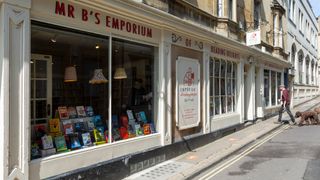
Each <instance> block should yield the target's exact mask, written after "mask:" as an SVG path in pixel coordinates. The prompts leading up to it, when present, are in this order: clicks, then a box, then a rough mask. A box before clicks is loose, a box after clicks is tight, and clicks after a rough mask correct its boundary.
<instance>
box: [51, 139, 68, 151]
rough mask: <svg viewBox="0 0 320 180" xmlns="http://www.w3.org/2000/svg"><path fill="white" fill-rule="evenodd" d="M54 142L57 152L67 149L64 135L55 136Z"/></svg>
mask: <svg viewBox="0 0 320 180" xmlns="http://www.w3.org/2000/svg"><path fill="white" fill-rule="evenodd" d="M54 142H55V144H56V148H57V151H58V152H61V151H66V150H68V148H67V145H66V140H65V139H64V136H57V137H55V139H54Z"/></svg>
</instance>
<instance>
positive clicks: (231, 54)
mask: <svg viewBox="0 0 320 180" xmlns="http://www.w3.org/2000/svg"><path fill="white" fill-rule="evenodd" d="M211 52H212V53H213V54H217V55H219V56H225V57H229V58H232V59H240V54H239V53H236V52H232V51H230V50H227V49H224V48H220V47H215V46H211Z"/></svg>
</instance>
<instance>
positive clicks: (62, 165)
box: [30, 133, 161, 179]
mask: <svg viewBox="0 0 320 180" xmlns="http://www.w3.org/2000/svg"><path fill="white" fill-rule="evenodd" d="M159 146H161V135H160V133H155V134H150V135H145V136H141V137H136V138H131V139H127V140H122V141H117V142H114V143H110V144H103V145H99V146H93V147H89V148H85V149H79V150H75V151H71V152H66V153H63V154H55V155H52V156H49V157H44V158H39V159H35V160H32V161H30V172H32V173H31V174H30V179H44V178H48V177H52V176H55V175H59V174H62V173H65V172H68V171H74V170H77V169H79V168H84V167H88V166H92V165H95V164H98V163H102V162H105V161H109V160H111V159H115V158H120V157H122V156H125V155H128V154H132V153H136V152H140V151H144V150H147V149H151V148H154V147H159ZM128 147H130V148H128ZM66 162H68V163H66Z"/></svg>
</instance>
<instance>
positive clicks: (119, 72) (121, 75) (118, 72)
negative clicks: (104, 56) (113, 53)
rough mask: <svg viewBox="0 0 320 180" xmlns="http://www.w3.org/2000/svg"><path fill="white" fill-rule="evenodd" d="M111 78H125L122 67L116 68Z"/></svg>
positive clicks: (125, 74)
mask: <svg viewBox="0 0 320 180" xmlns="http://www.w3.org/2000/svg"><path fill="white" fill-rule="evenodd" d="M113 79H127V73H126V70H125V69H124V68H117V69H116V72H115V73H114V76H113Z"/></svg>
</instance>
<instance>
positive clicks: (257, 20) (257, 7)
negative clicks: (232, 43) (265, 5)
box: [253, 1, 261, 29]
mask: <svg viewBox="0 0 320 180" xmlns="http://www.w3.org/2000/svg"><path fill="white" fill-rule="evenodd" d="M260 4H261V3H260V1H255V2H254V16H253V17H254V29H258V28H259V27H260V25H259V24H260V7H261V6H260Z"/></svg>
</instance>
